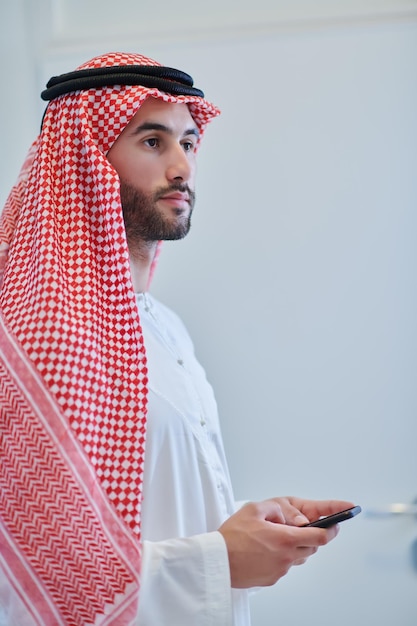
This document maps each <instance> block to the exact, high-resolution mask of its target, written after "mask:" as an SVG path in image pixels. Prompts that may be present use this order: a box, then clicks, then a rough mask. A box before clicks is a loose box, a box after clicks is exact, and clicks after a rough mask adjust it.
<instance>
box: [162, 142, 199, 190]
mask: <svg viewBox="0 0 417 626" xmlns="http://www.w3.org/2000/svg"><path fill="white" fill-rule="evenodd" d="M193 171H194V164H193V162H192V159H191V155H190V154H189V153H188V152H185V151H184V148H183V146H182V145H180V144H177V145H175V146H174V147H173V148H172V150H171V151H170V153H169V159H168V162H167V168H166V177H167V179H168V180H169V181H174V180H177V181H178V180H182V181H184V182H189V181H190V179H191V178H192V175H193Z"/></svg>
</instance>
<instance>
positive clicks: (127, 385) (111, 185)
mask: <svg viewBox="0 0 417 626" xmlns="http://www.w3.org/2000/svg"><path fill="white" fill-rule="evenodd" d="M116 65H159V64H158V63H156V62H155V61H153V60H151V59H148V58H146V57H143V56H141V55H134V54H125V53H112V54H107V55H104V56H101V57H97V58H95V59H93V60H92V61H90V62H88V63H86V64H84V65H83V66H81V68H79V69H84V68H99V67H109V66H116ZM150 96H153V97H156V98H160V99H162V100H164V101H166V102H184V103H188V105H189V108H190V112H191V114H192V115H193V117H194V120H195V122H196V124H197V125H198V126H199V130H200V133H203V132H204V129H205V126H206V124H207V123H208V122H209V121H210V120H211V119H212V118H213V117H214V116H215V115H217V114H218V110H217V109H216V108H215V107H214V106H213V105H211V104H210V103H209V102H207V101H206V100H205V99H203V98H201V97H197V96H185V95H176V96H174V95H171V94H169V93H166V92H162V91H159V90H158V89H157V88H146V87H143V86H139V85H133V86H123V85H116V86H112V87H100V88H97V89H88V90H86V91H77V92H75V93H70V94H66V95H62V96H60V97H58V98H57V99H55V100H52V101H51V102H50V104H49V105H48V108H47V111H46V114H45V117H44V120H43V125H42V131H41V134H40V136H39V137H38V138H37V140H36V141H35V142H34V144H33V146H32V147H31V150H30V152H29V155H28V157H27V160H26V162H25V164H24V166H23V168H22V171H21V174H20V177H19V179H18V181H17V184H16V185H15V187H14V188H13V190H12V192H11V194H10V196H9V198H8V200H7V203H6V206H5V208H4V211H3V214H2V216H1V222H0V244H1V245H0V257H1V258H0V270H1V272H2V283H1V288H0V306H1V316H0V370H1V371H0V409H1V413H0V416H1V417H0V420H1V421H0V429H1V431H0V432H1V444H0V445H1V449H0V454H1V471H0V485H1V495H0V497H1V509H0V547H1V550H0V566H1V567H2V568H3V569H4V571H5V572H6V575H7V578H8V580H9V581H10V586H11V588H13V594H12V596H13V597H16V598H19V602H23V605H24V606H25V609H26V615H27V617H26V618H25V619H26V620H27V621H26V622H22V624H21V626H24V624H26V623H27V624H44V625H46V624H47V625H50V626H52V625H54V626H55V625H60V624H62V625H64V624H65V625H68V624H71V625H74V626H75V625H77V626H81V625H84V624H117V625H118V626H119V625H120V626H122V625H124V624H129V623H130V622H131V620H132V619H133V617H134V615H135V614H136V611H137V597H138V589H139V573H140V502H141V484H142V473H143V460H144V445H145V431H146V404H147V368H146V355H145V349H144V346H143V339H142V332H141V328H140V321H139V317H138V313H137V307H136V302H135V297H134V291H133V286H132V280H131V274H130V267H129V255H128V249H127V244H126V237H125V230H124V223H123V215H122V209H121V204H120V194H119V178H118V176H117V173H116V172H115V170H114V169H113V167H112V166H111V165H110V163H109V162H108V161H107V159H106V156H105V155H106V154H107V152H108V150H109V149H110V147H111V146H112V144H113V142H114V141H115V140H116V139H117V137H118V136H119V134H120V133H121V131H122V130H123V128H124V127H125V126H126V124H127V123H128V122H129V121H130V119H131V118H132V117H133V115H134V114H135V113H136V111H137V110H138V108H139V107H140V105H141V103H142V102H143V101H144V100H145V99H146V98H148V97H150ZM0 593H1V592H0ZM2 602H3V605H2ZM7 602H10V599H8V600H7V599H5V598H2V597H1V596H0V606H5V605H6V604H7ZM22 619H23V618H22Z"/></svg>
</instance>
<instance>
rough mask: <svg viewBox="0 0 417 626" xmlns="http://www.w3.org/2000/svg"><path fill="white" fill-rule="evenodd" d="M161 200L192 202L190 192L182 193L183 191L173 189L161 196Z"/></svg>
mask: <svg viewBox="0 0 417 626" xmlns="http://www.w3.org/2000/svg"><path fill="white" fill-rule="evenodd" d="M161 200H178V201H179V202H188V203H189V202H190V198H189V196H188V193H182V192H181V191H172V192H170V193H167V194H166V195H165V196H162V197H161Z"/></svg>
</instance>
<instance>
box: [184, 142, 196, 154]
mask: <svg viewBox="0 0 417 626" xmlns="http://www.w3.org/2000/svg"><path fill="white" fill-rule="evenodd" d="M182 147H183V148H184V151H185V152H194V150H195V143H194V142H193V141H184V142H183V144H182Z"/></svg>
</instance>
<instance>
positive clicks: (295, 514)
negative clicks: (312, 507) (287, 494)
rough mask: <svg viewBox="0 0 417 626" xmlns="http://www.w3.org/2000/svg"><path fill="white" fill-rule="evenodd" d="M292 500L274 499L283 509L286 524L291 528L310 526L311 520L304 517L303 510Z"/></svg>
mask: <svg viewBox="0 0 417 626" xmlns="http://www.w3.org/2000/svg"><path fill="white" fill-rule="evenodd" d="M291 500H292V499H291V498H274V501H275V502H277V503H279V505H280V507H281V510H282V513H283V515H284V518H285V523H286V524H288V525H289V526H302V525H303V524H308V522H309V521H310V520H309V518H308V517H306V516H305V515H303V513H302V512H301V509H300V508H299V507H297V506H296V504H294V503H293V502H292V501H291ZM300 502H301V500H300Z"/></svg>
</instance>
